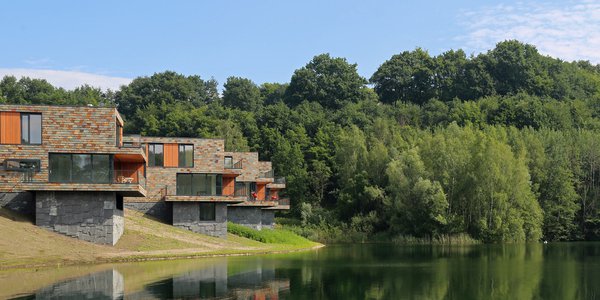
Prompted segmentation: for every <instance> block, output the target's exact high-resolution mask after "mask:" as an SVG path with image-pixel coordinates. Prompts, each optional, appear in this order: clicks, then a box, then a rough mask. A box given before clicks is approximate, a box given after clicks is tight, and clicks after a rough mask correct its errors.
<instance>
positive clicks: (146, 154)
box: [145, 144, 149, 166]
mask: <svg viewBox="0 0 600 300" xmlns="http://www.w3.org/2000/svg"><path fill="white" fill-rule="evenodd" d="M145 148H146V159H148V157H149V156H148V144H146V146H145ZM148 161H149V159H148V160H146V166H148Z"/></svg>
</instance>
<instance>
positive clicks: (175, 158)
mask: <svg viewBox="0 0 600 300" xmlns="http://www.w3.org/2000/svg"><path fill="white" fill-rule="evenodd" d="M164 145H165V165H164V166H165V167H177V166H179V146H178V144H164Z"/></svg>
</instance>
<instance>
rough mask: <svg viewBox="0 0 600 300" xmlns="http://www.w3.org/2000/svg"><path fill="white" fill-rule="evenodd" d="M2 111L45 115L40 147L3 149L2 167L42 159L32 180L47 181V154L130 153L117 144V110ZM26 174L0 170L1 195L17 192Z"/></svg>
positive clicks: (30, 107)
mask: <svg viewBox="0 0 600 300" xmlns="http://www.w3.org/2000/svg"><path fill="white" fill-rule="evenodd" d="M0 111H11V112H21V113H41V114H42V144H41V145H2V146H1V147H0V164H2V163H4V160H5V159H39V160H40V163H41V170H40V172H36V173H34V175H33V178H32V179H33V180H35V181H40V182H47V181H48V153H49V152H69V153H119V152H123V151H128V152H131V151H133V150H131V149H126V150H124V149H122V148H119V147H117V144H116V126H117V119H118V118H120V116H119V113H118V112H117V110H116V109H115V108H111V107H85V106H47V105H0ZM15 130H17V128H15ZM22 176H23V173H22V172H15V171H5V170H3V169H0V191H2V192H18V191H21V190H22V189H21V188H20V187H19V184H18V183H19V182H20V181H21V180H22Z"/></svg>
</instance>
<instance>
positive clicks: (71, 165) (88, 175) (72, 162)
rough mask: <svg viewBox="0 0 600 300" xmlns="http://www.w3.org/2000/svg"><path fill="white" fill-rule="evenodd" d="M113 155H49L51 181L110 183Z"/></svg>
mask: <svg viewBox="0 0 600 300" xmlns="http://www.w3.org/2000/svg"><path fill="white" fill-rule="evenodd" d="M112 165H113V164H112V157H111V156H110V155H108V154H62V153H61V154H59V153H51V154H50V155H49V169H50V175H49V176H50V178H49V180H50V182H68V183H70V182H73V183H110V182H112V180H111V174H112V171H113V168H112Z"/></svg>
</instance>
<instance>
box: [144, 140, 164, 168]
mask: <svg viewBox="0 0 600 300" xmlns="http://www.w3.org/2000/svg"><path fill="white" fill-rule="evenodd" d="M164 161H165V156H164V146H163V144H148V165H149V166H151V167H162V166H164Z"/></svg>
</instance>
